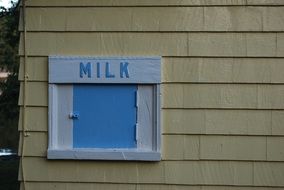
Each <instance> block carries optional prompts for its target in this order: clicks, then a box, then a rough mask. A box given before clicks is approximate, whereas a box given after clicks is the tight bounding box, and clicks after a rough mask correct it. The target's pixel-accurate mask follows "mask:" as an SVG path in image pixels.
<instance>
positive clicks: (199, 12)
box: [20, 7, 284, 31]
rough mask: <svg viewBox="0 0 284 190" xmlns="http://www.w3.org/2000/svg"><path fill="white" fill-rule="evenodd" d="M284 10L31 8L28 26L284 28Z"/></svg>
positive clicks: (66, 28)
mask: <svg viewBox="0 0 284 190" xmlns="http://www.w3.org/2000/svg"><path fill="white" fill-rule="evenodd" d="M283 12H284V8H283V7H147V8H145V7H127V8H125V7H123V8H118V7H116V8H115V7H113V8H112V7H110V8H101V7H96V8H94V7H93V8H92V7H87V8H28V9H27V30H28V31H284V21H283V16H284V13H283ZM54 18H57V19H55V20H54ZM22 27H23V26H22V25H21V26H20V29H21V30H22Z"/></svg>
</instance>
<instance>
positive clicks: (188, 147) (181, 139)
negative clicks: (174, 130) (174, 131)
mask: <svg viewBox="0 0 284 190" xmlns="http://www.w3.org/2000/svg"><path fill="white" fill-rule="evenodd" d="M162 148H163V149H162V159H163V160H198V159H199V148H200V146H199V136H189V135H163V136H162Z"/></svg>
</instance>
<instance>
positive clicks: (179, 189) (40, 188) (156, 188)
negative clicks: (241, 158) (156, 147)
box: [26, 182, 283, 190]
mask: <svg viewBox="0 0 284 190" xmlns="http://www.w3.org/2000/svg"><path fill="white" fill-rule="evenodd" d="M26 187H27V188H28V189H30V190H59V189H60V190H78V189H80V190H102V189H107V190H173V189H174V190H282V189H283V188H281V187H280V188H277V187H276V188H275V187H252V186H250V187H234V186H198V185H196V186H190V185H162V184H161V185H160V184H117V183H114V184H109V183H79V182H78V183H64V182H63V183H60V182H53V183H45V182H27V183H26Z"/></svg>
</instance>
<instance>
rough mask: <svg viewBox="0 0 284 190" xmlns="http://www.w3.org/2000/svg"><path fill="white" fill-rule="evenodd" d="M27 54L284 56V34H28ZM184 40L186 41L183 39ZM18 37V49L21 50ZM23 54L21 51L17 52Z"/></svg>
mask: <svg viewBox="0 0 284 190" xmlns="http://www.w3.org/2000/svg"><path fill="white" fill-rule="evenodd" d="M27 38H28V43H27V54H28V55H35V56H48V55H50V54H61V55H100V56H104V55H112V56H116V55H120V56H121V55H129V56H131V55H132V56H134V55H136V56H137V55H140V56H143V55H148V56H149V55H156V56H157V55H160V56H188V55H189V56H214V57H218V56H221V57H222V56H233V57H238V56H241V57H246V56H249V57H281V56H284V34H282V33H278V34H277V35H276V33H188V34H187V33H153V32H150V33H142V32H138V33H127V32H126V33H125V32H121V33H119V32H116V33H84V32H77V33H72V32H71V33H61V32H47V33H31V32H30V33H28V35H27ZM187 38H188V40H187ZM22 42H23V37H21V41H20V47H22ZM19 51H20V52H19V53H20V55H23V49H22V48H20V50H19Z"/></svg>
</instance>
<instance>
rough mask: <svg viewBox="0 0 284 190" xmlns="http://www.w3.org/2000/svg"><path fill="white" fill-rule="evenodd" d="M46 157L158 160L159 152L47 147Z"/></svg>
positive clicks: (159, 158) (159, 157)
mask: <svg viewBox="0 0 284 190" xmlns="http://www.w3.org/2000/svg"><path fill="white" fill-rule="evenodd" d="M47 158H48V159H76V160H78V159H80V160H137V161H160V160H161V154H160V153H159V152H154V151H137V150H136V149H135V150H119V149H115V150H108V149H72V150H56V149H48V151H47Z"/></svg>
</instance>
